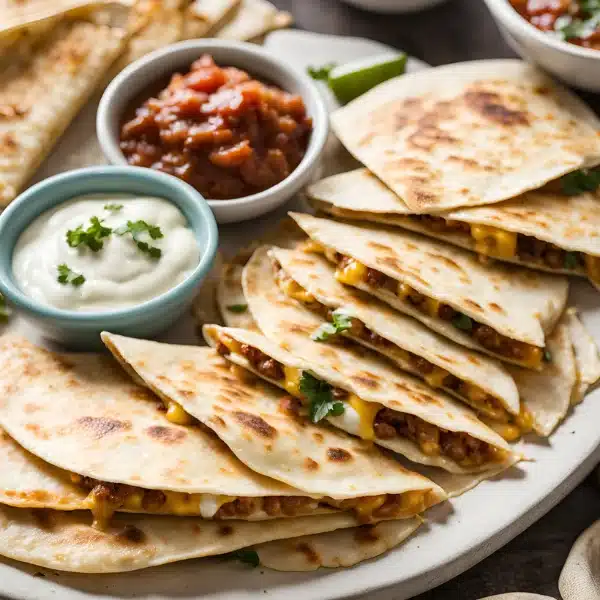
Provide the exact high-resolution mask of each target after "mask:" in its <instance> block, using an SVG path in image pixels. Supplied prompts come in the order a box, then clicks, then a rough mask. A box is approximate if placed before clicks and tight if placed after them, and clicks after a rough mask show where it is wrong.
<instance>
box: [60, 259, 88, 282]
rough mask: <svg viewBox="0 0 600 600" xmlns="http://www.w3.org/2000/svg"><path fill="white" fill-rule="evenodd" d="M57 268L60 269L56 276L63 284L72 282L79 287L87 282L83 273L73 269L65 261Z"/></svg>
mask: <svg viewBox="0 0 600 600" xmlns="http://www.w3.org/2000/svg"><path fill="white" fill-rule="evenodd" d="M56 270H57V271H58V277H57V278H56V280H57V281H58V283H62V284H63V285H68V284H71V285H72V286H75V287H79V286H80V285H83V284H84V283H85V277H84V276H83V275H82V274H81V273H75V271H72V270H71V269H70V268H69V266H68V265H66V264H65V263H63V264H62V265H58V267H56Z"/></svg>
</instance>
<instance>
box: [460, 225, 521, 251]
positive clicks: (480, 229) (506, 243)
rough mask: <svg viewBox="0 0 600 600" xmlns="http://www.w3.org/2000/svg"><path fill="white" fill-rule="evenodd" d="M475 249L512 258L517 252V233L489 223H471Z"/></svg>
mask: <svg viewBox="0 0 600 600" xmlns="http://www.w3.org/2000/svg"><path fill="white" fill-rule="evenodd" d="M471 235H472V236H473V239H474V240H475V251H476V252H478V253H480V254H491V255H492V256H497V257H499V258H514V257H515V256H516V254H517V234H516V233H514V232H512V231H504V230H502V229H498V228H497V227H491V226H489V225H475V224H474V225H471Z"/></svg>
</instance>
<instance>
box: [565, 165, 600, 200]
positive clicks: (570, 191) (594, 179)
mask: <svg viewBox="0 0 600 600" xmlns="http://www.w3.org/2000/svg"><path fill="white" fill-rule="evenodd" d="M560 183H561V187H562V191H563V194H566V195H567V196H578V195H579V194H583V193H584V192H595V191H596V190H597V189H598V187H599V186H600V170H594V171H590V170H588V169H580V170H579V171H573V172H572V173H567V175H564V176H563V177H561V180H560Z"/></svg>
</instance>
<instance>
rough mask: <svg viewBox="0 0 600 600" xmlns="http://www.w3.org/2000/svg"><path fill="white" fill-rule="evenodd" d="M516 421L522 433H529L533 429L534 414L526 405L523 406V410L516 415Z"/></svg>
mask: <svg viewBox="0 0 600 600" xmlns="http://www.w3.org/2000/svg"><path fill="white" fill-rule="evenodd" d="M515 423H516V424H517V426H518V427H519V429H520V430H521V432H522V433H529V432H530V431H532V430H533V415H532V414H531V413H530V412H529V411H528V410H527V409H526V408H525V406H521V411H520V412H519V414H518V415H517V416H516V417H515Z"/></svg>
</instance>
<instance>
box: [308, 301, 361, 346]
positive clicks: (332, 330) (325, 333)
mask: <svg viewBox="0 0 600 600" xmlns="http://www.w3.org/2000/svg"><path fill="white" fill-rule="evenodd" d="M331 321H332V322H331V323H323V325H321V326H320V327H319V328H318V329H317V330H316V331H315V332H314V333H313V334H312V336H311V338H312V339H313V340H314V341H315V342H325V341H327V340H328V339H329V338H330V337H333V336H335V335H338V334H340V333H343V332H344V331H348V329H350V328H351V327H352V317H351V316H350V315H348V314H346V313H345V312H343V311H342V310H341V309H339V308H338V310H335V311H333V312H332V313H331Z"/></svg>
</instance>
